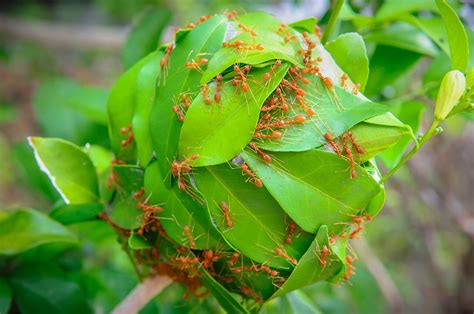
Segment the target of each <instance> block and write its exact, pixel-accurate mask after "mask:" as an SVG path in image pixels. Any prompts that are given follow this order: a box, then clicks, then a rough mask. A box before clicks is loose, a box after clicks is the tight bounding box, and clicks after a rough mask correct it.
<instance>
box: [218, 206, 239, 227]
mask: <svg viewBox="0 0 474 314" xmlns="http://www.w3.org/2000/svg"><path fill="white" fill-rule="evenodd" d="M219 208H220V209H221V210H222V214H223V215H224V220H225V222H226V225H227V227H228V228H232V227H233V226H234V222H233V221H232V219H231V218H230V209H229V204H227V203H226V202H220V204H219ZM233 216H235V214H233Z"/></svg>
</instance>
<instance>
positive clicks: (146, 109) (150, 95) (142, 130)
mask: <svg viewBox="0 0 474 314" xmlns="http://www.w3.org/2000/svg"><path fill="white" fill-rule="evenodd" d="M163 56H164V53H163V51H157V52H156V54H155V57H154V58H152V59H150V60H149V62H147V63H146V64H145V65H144V66H143V67H142V69H141V70H140V72H139V73H138V76H137V79H136V85H135V111H134V114H133V119H132V126H133V135H134V137H135V142H136V143H137V154H138V160H139V162H140V165H142V166H143V167H146V165H147V164H148V163H149V162H150V160H151V157H152V155H153V144H152V141H151V135H150V129H149V123H150V121H149V116H150V111H151V108H152V106H153V102H154V101H155V91H156V84H157V79H158V76H159V75H160V73H161V67H160V61H161V60H162V58H163Z"/></svg>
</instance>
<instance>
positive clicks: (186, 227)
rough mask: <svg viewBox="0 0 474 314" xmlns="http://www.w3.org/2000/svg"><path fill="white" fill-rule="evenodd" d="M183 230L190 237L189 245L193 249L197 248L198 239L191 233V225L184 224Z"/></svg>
mask: <svg viewBox="0 0 474 314" xmlns="http://www.w3.org/2000/svg"><path fill="white" fill-rule="evenodd" d="M183 232H184V234H185V235H186V237H187V238H188V241H189V246H190V247H191V248H192V249H195V248H196V241H194V238H193V235H192V234H191V231H190V230H189V226H184V228H183Z"/></svg>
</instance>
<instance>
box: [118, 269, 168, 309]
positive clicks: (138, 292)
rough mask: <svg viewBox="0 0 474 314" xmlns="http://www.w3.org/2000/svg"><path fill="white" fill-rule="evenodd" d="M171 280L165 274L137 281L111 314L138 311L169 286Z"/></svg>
mask: <svg viewBox="0 0 474 314" xmlns="http://www.w3.org/2000/svg"><path fill="white" fill-rule="evenodd" d="M172 282H173V280H172V279H171V278H169V277H167V276H154V277H148V278H146V279H145V280H144V281H143V282H141V283H139V284H138V285H137V286H136V287H135V288H134V289H133V290H132V291H131V292H130V293H129V294H128V295H127V297H126V298H125V299H123V300H122V302H121V303H120V304H119V305H117V306H116V307H115V309H114V310H113V311H112V314H135V313H138V311H140V310H141V309H142V308H143V307H144V306H145V305H146V304H147V303H148V302H149V301H150V300H151V299H153V298H154V297H155V296H156V295H157V294H159V293H160V292H161V291H162V290H163V289H164V288H166V287H167V286H169V285H170V284H171V283H172Z"/></svg>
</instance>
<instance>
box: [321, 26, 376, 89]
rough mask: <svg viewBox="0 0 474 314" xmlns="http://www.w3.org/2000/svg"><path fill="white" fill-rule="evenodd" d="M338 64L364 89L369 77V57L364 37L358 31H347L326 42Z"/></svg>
mask: <svg viewBox="0 0 474 314" xmlns="http://www.w3.org/2000/svg"><path fill="white" fill-rule="evenodd" d="M325 47H326V49H327V50H328V51H329V53H331V55H332V57H333V58H334V61H336V63H337V65H338V66H339V67H340V68H341V69H342V70H343V71H344V72H346V73H347V75H349V77H350V78H351V80H352V81H353V82H355V83H359V84H360V85H361V91H363V90H364V88H365V85H366V84H367V79H368V77H369V59H368V57H367V49H366V48H365V43H364V40H363V38H362V36H360V35H359V34H357V33H346V34H342V35H340V36H339V37H337V38H336V39H335V40H333V41H331V42H329V43H327V44H326V46H325Z"/></svg>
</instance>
